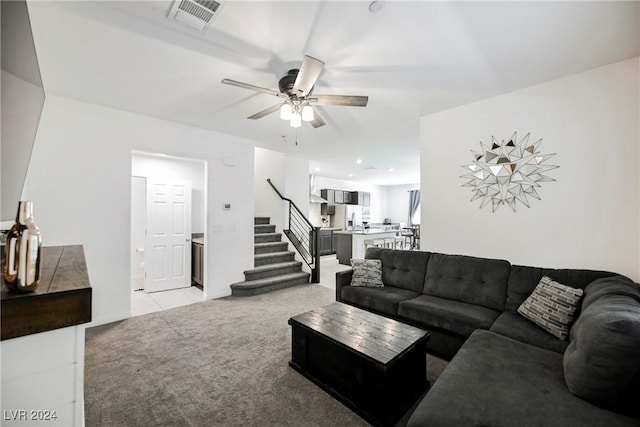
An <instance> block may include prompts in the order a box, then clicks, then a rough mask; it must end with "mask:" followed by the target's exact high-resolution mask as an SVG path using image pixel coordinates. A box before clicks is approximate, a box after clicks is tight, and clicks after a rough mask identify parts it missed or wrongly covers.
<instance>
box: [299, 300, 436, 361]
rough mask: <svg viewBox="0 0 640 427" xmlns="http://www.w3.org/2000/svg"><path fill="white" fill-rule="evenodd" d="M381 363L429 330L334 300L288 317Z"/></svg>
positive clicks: (393, 357)
mask: <svg viewBox="0 0 640 427" xmlns="http://www.w3.org/2000/svg"><path fill="white" fill-rule="evenodd" d="M292 323H296V324H298V325H302V326H304V327H307V328H309V329H311V330H313V331H315V332H316V333H319V334H322V335H324V336H326V337H327V338H329V339H331V340H333V341H335V342H337V343H340V344H342V345H343V346H345V347H348V348H350V349H352V350H354V351H357V352H359V353H361V354H363V355H365V356H367V357H369V358H371V359H373V360H375V361H377V362H379V363H381V364H385V365H386V364H388V363H391V362H392V361H393V360H394V359H395V358H397V357H398V356H399V355H401V354H402V353H404V352H406V351H408V350H409V349H410V348H412V347H413V346H414V345H417V344H418V343H420V342H421V341H423V340H428V339H429V332H427V331H425V330H423V329H420V328H416V327H414V326H411V325H407V324H404V323H401V322H398V321H396V320H393V319H389V318H387V317H383V316H380V315H378V314H375V313H371V312H368V311H366V310H362V309H360V308H357V307H353V306H351V305H348V304H343V303H340V302H334V303H333V304H329V305H326V306H324V307H319V308H316V309H313V310H311V311H308V312H306V313H302V314H298V315H297V316H293V317H292V318H291V319H289V324H292Z"/></svg>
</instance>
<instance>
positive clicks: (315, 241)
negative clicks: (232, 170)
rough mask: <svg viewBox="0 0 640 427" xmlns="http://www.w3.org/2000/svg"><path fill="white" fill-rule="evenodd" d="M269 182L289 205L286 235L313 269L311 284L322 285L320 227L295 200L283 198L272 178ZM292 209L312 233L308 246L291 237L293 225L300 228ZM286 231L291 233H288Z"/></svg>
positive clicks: (268, 179)
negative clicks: (313, 222)
mask: <svg viewBox="0 0 640 427" xmlns="http://www.w3.org/2000/svg"><path fill="white" fill-rule="evenodd" d="M267 182H268V183H269V185H270V186H271V188H273V190H274V191H275V192H276V194H277V195H278V196H279V197H280V199H282V200H284V201H285V202H288V203H289V224H288V225H289V229H288V230H285V235H286V236H287V237H288V238H289V240H291V243H293V247H294V248H296V250H297V251H298V253H299V254H300V256H301V257H302V259H303V260H304V262H305V264H307V266H308V267H309V268H310V269H311V283H320V239H319V238H318V235H319V230H320V227H316V226H314V225H313V224H312V223H311V221H309V218H307V217H306V216H305V215H304V214H303V213H302V211H301V210H300V208H299V207H298V206H297V205H296V204H295V202H294V201H293V200H291V199H290V198H288V197H285V196H283V195H282V193H281V192H280V191H279V190H278V189H277V188H276V186H275V185H273V182H271V178H267ZM292 208H293V210H294V212H295V213H296V215H297V217H299V218H302V219H303V220H304V222H305V223H306V225H307V226H308V229H309V232H310V233H311V236H310V238H309V241H308V242H307V244H305V242H303V241H300V239H299V238H298V237H297V236H294V237H295V238H296V240H295V241H294V239H293V238H292V237H291V234H292V228H295V227H292V225H295V226H298V227H299V226H300V225H299V224H296V223H295V222H294V221H292V216H293V215H292V213H291V210H292ZM286 231H289V233H287V232H286ZM302 231H305V230H302ZM305 252H306V254H305ZM307 255H308V256H307ZM307 258H312V259H313V262H311V261H309V260H307Z"/></svg>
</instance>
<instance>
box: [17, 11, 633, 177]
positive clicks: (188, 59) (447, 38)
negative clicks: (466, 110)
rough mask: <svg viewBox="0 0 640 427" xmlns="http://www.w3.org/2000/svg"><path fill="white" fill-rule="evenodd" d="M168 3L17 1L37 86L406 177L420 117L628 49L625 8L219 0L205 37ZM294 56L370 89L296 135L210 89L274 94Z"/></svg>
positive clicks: (321, 84)
mask: <svg viewBox="0 0 640 427" xmlns="http://www.w3.org/2000/svg"><path fill="white" fill-rule="evenodd" d="M172 4H173V2H172V1H122V2H114V1H105V2H97V1H84V2H61V1H51V2H48V1H43V2H30V3H29V10H30V16H31V21H32V24H33V26H34V38H35V43H36V50H37V52H38V59H39V63H40V68H41V73H42V81H43V84H44V87H45V90H46V92H47V93H52V94H56V95H61V96H66V97H70V98H75V99H79V100H83V101H88V102H91V103H95V104H100V105H106V106H110V107H114V108H118V109H122V110H127V111H131V112H136V113H141V114H146V115H149V116H153V117H158V118H162V119H166V120H171V121H175V122H180V123H185V124H188V125H193V126H197V127H201V128H205V129H212V130H216V131H219V132H224V133H228V134H233V135H237V136H242V137H246V138H249V139H252V140H255V141H256V145H257V146H260V147H263V148H269V149H273V150H278V151H283V152H286V153H290V154H291V155H293V156H296V157H301V158H305V159H308V160H310V165H311V168H312V171H313V170H315V168H316V167H318V168H319V169H320V170H319V171H318V172H314V173H316V174H318V175H324V176H328V177H333V178H339V179H352V180H364V181H368V182H374V183H378V184H405V183H417V182H419V118H420V116H422V115H426V114H429V113H433V112H437V111H442V110H445V109H449V108H452V107H455V106H458V105H463V104H467V103H469V102H473V101H476V100H480V99H484V98H488V97H492V96H495V95H498V94H501V93H505V92H509V91H513V90H516V89H519V88H523V87H527V86H531V85H534V84H537V83H541V82H545V81H548V80H552V79H555V78H558V77H561V76H565V75H569V74H572V73H576V72H580V71H584V70H588V69H591V68H595V67H598V66H601V65H605V64H608V63H612V62H616V61H620V60H624V59H628V58H631V57H635V56H638V55H640V35H639V28H640V3H638V2H611V1H606V2H592V1H588V2H479V1H475V2H452V1H451V2H424V1H423V2H419V1H413V2H404V1H386V2H384V7H383V8H382V10H381V11H379V12H378V13H371V12H370V11H369V9H368V5H369V2H368V1H298V2H286V1H255V2H253V1H227V2H225V3H224V7H223V9H222V11H221V13H220V14H219V16H218V17H217V18H216V19H215V21H214V23H213V25H212V26H211V27H210V28H209V29H208V30H207V31H206V32H205V33H200V32H197V31H196V30H192V29H191V28H189V27H186V26H184V25H182V24H180V23H177V22H175V21H170V20H168V19H167V14H168V11H169V10H170V9H171V6H172ZM305 54H306V55H311V56H314V57H316V58H319V59H321V60H323V61H324V62H325V63H326V65H325V69H324V71H323V73H322V75H321V76H320V79H319V80H318V82H317V84H316V86H315V90H314V92H315V93H318V94H321V93H323V94H348V95H368V96H369V104H368V106H367V107H366V108H357V107H341V106H325V107H318V111H320V113H321V114H322V117H323V118H324V119H325V121H326V122H327V125H326V126H324V127H321V128H318V129H313V128H312V127H311V126H309V125H306V124H305V125H303V127H302V128H300V129H299V130H298V131H297V132H296V130H295V129H293V128H291V127H289V125H288V123H287V122H284V121H282V120H280V119H279V117H278V114H277V113H276V114H272V115H270V116H267V117H265V118H263V119H260V120H247V119H246V117H247V116H249V115H251V114H253V113H255V112H257V111H259V110H261V109H263V108H266V107H268V106H271V105H273V104H275V103H277V102H278V100H277V99H276V98H275V97H271V96H269V95H265V94H256V93H253V92H251V91H248V90H245V89H241V88H237V87H232V86H227V85H223V84H221V83H220V81H221V80H222V79H223V78H231V79H234V80H240V81H244V82H247V83H251V84H255V85H258V86H263V87H268V88H272V89H277V82H278V79H279V78H280V77H281V76H283V75H284V74H286V72H287V70H288V69H290V68H298V67H299V65H300V62H301V60H302V57H303V56H304V55H305ZM296 141H297V145H296ZM358 158H360V159H362V160H363V162H362V164H356V159H358ZM369 168H376V169H375V170H372V169H369ZM388 168H394V171H393V172H388ZM348 173H352V174H353V177H348V175H347V174H348Z"/></svg>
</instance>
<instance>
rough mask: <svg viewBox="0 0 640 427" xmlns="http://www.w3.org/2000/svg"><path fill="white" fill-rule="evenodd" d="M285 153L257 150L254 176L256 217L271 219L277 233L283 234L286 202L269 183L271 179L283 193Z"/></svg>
mask: <svg viewBox="0 0 640 427" xmlns="http://www.w3.org/2000/svg"><path fill="white" fill-rule="evenodd" d="M284 157H285V154H284V153H280V152H277V151H272V150H267V149H264V148H258V147H256V149H255V169H254V176H253V188H254V192H255V208H254V209H255V214H256V216H267V217H270V218H271V221H270V223H271V224H274V225H275V226H276V231H277V232H281V231H282V230H283V228H286V227H285V215H284V205H285V202H283V201H282V199H280V197H279V196H278V195H277V194H276V192H275V191H273V188H271V186H270V185H269V183H268V182H267V179H271V182H272V183H273V185H274V186H275V187H276V188H277V189H278V191H280V192H281V193H282V192H283V191H284V182H285V179H284V175H285V173H284Z"/></svg>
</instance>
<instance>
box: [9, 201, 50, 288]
mask: <svg viewBox="0 0 640 427" xmlns="http://www.w3.org/2000/svg"><path fill="white" fill-rule="evenodd" d="M41 254H42V236H41V235H40V229H39V228H38V226H37V225H36V223H35V221H34V220H33V203H32V202H30V201H25V200H21V201H20V203H19V204H18V213H17V214H16V221H15V222H14V224H13V226H12V227H11V229H10V230H9V234H7V241H6V243H5V256H6V259H5V263H4V270H3V274H4V281H5V284H6V285H7V288H9V290H10V291H13V292H32V291H35V290H36V288H37V287H38V285H39V284H40V258H41Z"/></svg>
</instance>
